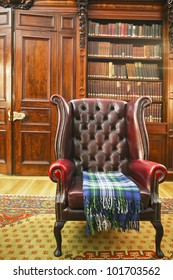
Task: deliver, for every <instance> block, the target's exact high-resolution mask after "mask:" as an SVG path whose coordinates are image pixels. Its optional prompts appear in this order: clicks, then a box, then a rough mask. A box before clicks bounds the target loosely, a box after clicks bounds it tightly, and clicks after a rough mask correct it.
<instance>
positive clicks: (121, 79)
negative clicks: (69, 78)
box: [87, 18, 164, 123]
mask: <svg viewBox="0 0 173 280" xmlns="http://www.w3.org/2000/svg"><path fill="white" fill-rule="evenodd" d="M162 33H163V30H162V22H161V21H154V22H152V21H149V20H146V21H145V22H142V21H140V20H134V21H132V20H129V21H128V19H127V20H125V21H120V20H117V19H116V20H113V19H104V18H103V19H98V18H97V19H94V18H90V19H89V20H88V38H87V42H88V45H87V96H88V97H96V98H117V99H122V100H126V101H129V100H131V99H134V98H137V97H140V96H146V95H147V96H150V97H151V99H152V104H151V105H150V106H149V108H147V109H146V110H145V119H146V122H156V123H158V122H162V121H163V107H164V99H163V39H162V36H163V35H162Z"/></svg>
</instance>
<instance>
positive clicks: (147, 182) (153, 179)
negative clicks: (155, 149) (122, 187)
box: [129, 159, 167, 195]
mask: <svg viewBox="0 0 173 280" xmlns="http://www.w3.org/2000/svg"><path fill="white" fill-rule="evenodd" d="M129 173H130V176H131V177H132V178H133V179H135V180H136V181H137V182H139V183H140V184H141V185H142V186H144V187H145V188H146V189H148V190H149V191H150V192H151V194H154V195H155V194H156V195H158V185H159V184H160V183H162V182H164V181H165V179H166V175H167V169H166V167H165V166H164V165H162V164H160V163H156V162H153V161H149V160H140V159H137V160H133V161H132V162H130V164H129Z"/></svg>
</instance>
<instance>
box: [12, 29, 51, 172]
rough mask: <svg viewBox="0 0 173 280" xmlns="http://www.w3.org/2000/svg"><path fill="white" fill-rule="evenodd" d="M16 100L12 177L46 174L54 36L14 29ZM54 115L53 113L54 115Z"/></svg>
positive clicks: (48, 151) (49, 133) (48, 152)
mask: <svg viewBox="0 0 173 280" xmlns="http://www.w3.org/2000/svg"><path fill="white" fill-rule="evenodd" d="M15 36H16V40H15V41H16V48H15V99H14V104H13V110H14V111H17V112H24V113H25V115H26V117H25V118H24V119H23V120H16V121H15V122H14V141H13V147H14V161H13V166H14V170H13V172H14V174H20V175H47V170H48V166H49V165H50V162H51V161H52V160H53V158H54V145H52V143H53V139H54V136H55V135H54V133H52V132H51V131H55V130H56V128H55V127H54V126H55V122H54V121H53V118H51V112H52V110H53V111H54V110H55V108H53V107H51V104H50V101H49V100H50V96H51V95H52V94H53V93H55V92H56V78H55V77H54V76H55V75H53V74H54V73H56V64H55V62H54V61H55V59H54V58H55V57H56V33H54V32H37V31H26V30H22V31H21V30H16V32H15ZM54 114H55V113H54Z"/></svg>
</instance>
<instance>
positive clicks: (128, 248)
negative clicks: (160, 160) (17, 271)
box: [0, 195, 173, 260]
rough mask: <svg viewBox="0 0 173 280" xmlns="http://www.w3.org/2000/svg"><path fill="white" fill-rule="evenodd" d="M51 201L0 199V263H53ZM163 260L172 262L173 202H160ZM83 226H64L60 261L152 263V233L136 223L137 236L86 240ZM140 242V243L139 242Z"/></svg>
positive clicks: (111, 234)
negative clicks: (7, 261)
mask: <svg viewBox="0 0 173 280" xmlns="http://www.w3.org/2000/svg"><path fill="white" fill-rule="evenodd" d="M54 221H55V217H54V198H53V197H41V196H14V195H8V196H7V195H0V227H1V228H0V243H1V248H0V259H1V260H15V259H16V260H39V259H40V260H51V259H52V260H53V259H56V258H55V257H54V256H53V251H54V249H55V239H54V235H53V225H54ZM162 223H163V226H164V230H165V234H164V237H163V240H162V250H163V252H164V254H165V257H164V259H166V260H172V259H173V199H164V198H163V199H162ZM85 225H86V224H85V222H68V223H66V224H65V226H64V229H63V231H62V234H63V246H62V249H63V256H62V257H61V258H60V259H66V260H68V259H73V260H75V259H76V260H77V259H81V260H88V259H90V260H98V259H111V260H115V259H127V260H129V259H131V260H134V259H136V260H137V259H143V260H150V259H155V257H154V255H155V253H154V250H155V244H154V243H155V242H154V239H155V230H154V228H153V227H152V225H151V224H150V223H149V222H141V223H140V232H135V231H131V232H130V231H129V232H125V233H123V232H116V231H113V230H112V231H109V232H100V233H96V234H95V235H94V236H86V234H85ZM141 241H142V242H141Z"/></svg>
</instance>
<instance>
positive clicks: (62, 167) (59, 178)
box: [48, 159, 76, 190]
mask: <svg viewBox="0 0 173 280" xmlns="http://www.w3.org/2000/svg"><path fill="white" fill-rule="evenodd" d="M75 168H76V167H75V164H74V163H73V162H72V161H70V160H68V159H59V160H56V161H55V162H53V163H52V164H51V165H50V167H49V170H48V175H49V177H50V179H51V180H52V181H53V182H55V183H58V182H60V184H61V187H62V188H64V189H65V190H67V189H68V188H69V186H70V185H71V182H72V178H73V174H74V171H75Z"/></svg>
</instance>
